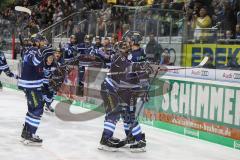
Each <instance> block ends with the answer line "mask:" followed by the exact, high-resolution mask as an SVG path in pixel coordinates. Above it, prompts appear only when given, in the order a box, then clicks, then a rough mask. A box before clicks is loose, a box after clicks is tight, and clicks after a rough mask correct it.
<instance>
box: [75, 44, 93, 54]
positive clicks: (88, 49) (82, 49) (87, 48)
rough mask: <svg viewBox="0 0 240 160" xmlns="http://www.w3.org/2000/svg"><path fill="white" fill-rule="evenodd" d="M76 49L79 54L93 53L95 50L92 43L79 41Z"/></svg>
mask: <svg viewBox="0 0 240 160" xmlns="http://www.w3.org/2000/svg"><path fill="white" fill-rule="evenodd" d="M77 50H78V52H79V53H80V54H88V55H94V54H96V50H97V49H95V48H94V46H93V45H87V44H86V43H80V44H78V45H77Z"/></svg>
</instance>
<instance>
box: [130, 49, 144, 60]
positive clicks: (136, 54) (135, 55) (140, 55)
mask: <svg viewBox="0 0 240 160" xmlns="http://www.w3.org/2000/svg"><path fill="white" fill-rule="evenodd" d="M129 57H130V58H129V60H131V61H132V62H143V61H145V60H146V55H145V52H144V49H142V48H139V49H137V50H133V51H132V52H131V54H130V55H129Z"/></svg>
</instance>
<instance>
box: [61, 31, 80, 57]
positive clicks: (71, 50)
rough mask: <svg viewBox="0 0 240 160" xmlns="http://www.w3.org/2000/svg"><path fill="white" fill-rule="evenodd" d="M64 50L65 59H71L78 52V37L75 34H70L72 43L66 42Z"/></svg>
mask: <svg viewBox="0 0 240 160" xmlns="http://www.w3.org/2000/svg"><path fill="white" fill-rule="evenodd" d="M62 50H63V57H64V60H65V61H68V60H71V59H72V58H73V57H74V56H76V55H77V54H78V49H77V38H76V36H75V35H71V36H70V43H67V44H65V45H64V47H63V48H62Z"/></svg>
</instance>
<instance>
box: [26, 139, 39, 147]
mask: <svg viewBox="0 0 240 160" xmlns="http://www.w3.org/2000/svg"><path fill="white" fill-rule="evenodd" d="M22 143H23V144H24V145H25V146H42V143H36V142H32V141H29V140H23V141H22Z"/></svg>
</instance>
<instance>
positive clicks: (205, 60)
mask: <svg viewBox="0 0 240 160" xmlns="http://www.w3.org/2000/svg"><path fill="white" fill-rule="evenodd" d="M208 60H209V57H204V58H203V60H202V61H201V62H200V63H199V64H198V65H197V66H194V67H190V68H186V67H180V68H166V69H161V68H160V71H171V70H182V69H194V68H202V67H203V66H204V65H205V64H206V63H207V62H208Z"/></svg>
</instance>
